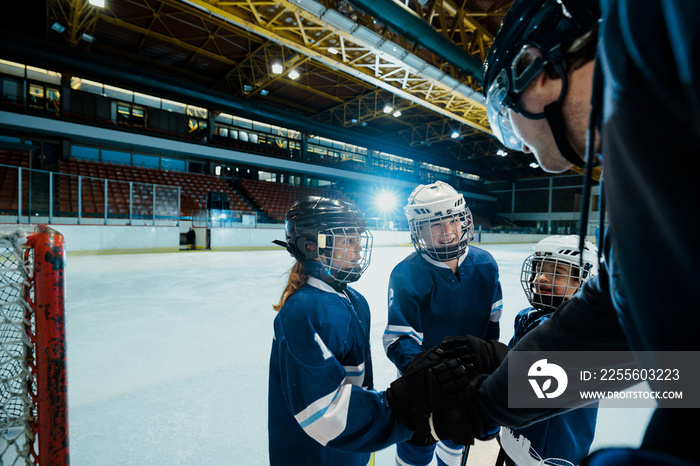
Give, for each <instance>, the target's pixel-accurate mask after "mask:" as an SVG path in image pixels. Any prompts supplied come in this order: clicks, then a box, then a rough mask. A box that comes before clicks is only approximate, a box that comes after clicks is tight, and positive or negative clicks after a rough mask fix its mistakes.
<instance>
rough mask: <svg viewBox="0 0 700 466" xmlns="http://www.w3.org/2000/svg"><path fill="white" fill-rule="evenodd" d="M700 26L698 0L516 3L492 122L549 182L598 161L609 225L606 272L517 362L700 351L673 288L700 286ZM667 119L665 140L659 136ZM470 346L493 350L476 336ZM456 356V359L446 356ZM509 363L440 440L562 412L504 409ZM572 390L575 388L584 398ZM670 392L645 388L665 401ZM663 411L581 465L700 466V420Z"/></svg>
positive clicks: (651, 362)
mask: <svg viewBox="0 0 700 466" xmlns="http://www.w3.org/2000/svg"><path fill="white" fill-rule="evenodd" d="M698 31H700V2H692V1H686V2H682V1H666V0H663V1H662V0H644V1H633V0H601V1H600V2H598V1H597V0H516V1H514V2H513V3H512V5H511V7H510V9H509V11H508V13H507V14H506V16H505V18H504V20H503V23H502V24H501V28H500V29H499V32H498V33H497V34H496V36H495V38H494V42H493V45H492V47H491V50H490V51H489V55H488V57H487V59H486V61H485V63H484V79H483V88H484V91H485V94H486V106H487V113H488V115H489V123H490V125H491V128H492V129H493V130H494V134H496V135H497V136H498V137H499V139H500V140H501V142H502V143H503V144H505V145H507V146H508V147H510V148H517V149H518V150H524V151H527V152H532V153H533V154H534V155H535V157H537V160H538V161H539V163H540V166H541V167H543V169H545V170H547V171H551V172H561V171H564V170H567V169H568V168H569V167H571V166H572V165H573V164H575V163H578V164H582V162H583V160H584V159H587V160H588V164H587V169H589V168H590V167H591V165H590V163H591V162H592V161H593V160H594V155H596V154H597V155H598V159H600V160H602V164H603V188H602V190H601V191H602V193H603V194H604V198H605V204H604V206H605V207H606V210H607V218H608V221H609V227H608V229H607V233H606V235H605V239H604V240H603V241H599V244H598V247H599V248H600V249H601V250H602V260H601V262H600V264H601V267H600V268H599V273H598V275H597V276H595V277H592V278H591V279H590V280H588V281H587V282H586V283H585V284H584V285H583V286H582V287H581V290H580V291H579V292H578V293H576V294H575V295H574V296H573V297H572V298H571V299H570V300H568V301H566V302H564V304H562V305H561V306H560V307H559V308H558V309H557V311H556V312H554V313H553V314H552V317H551V318H550V319H549V320H548V321H547V322H545V323H543V324H542V325H540V326H538V327H537V328H536V329H533V330H532V331H530V332H529V333H528V334H527V335H526V336H525V337H523V338H522V339H521V340H520V341H519V342H518V344H517V345H516V346H515V348H514V349H513V351H514V352H515V351H619V352H622V351H629V350H632V351H633V353H634V358H633V359H632V360H630V363H631V364H638V365H641V366H643V367H646V368H649V367H651V368H653V367H666V366H669V365H673V363H671V362H667V361H665V360H664V359H662V357H663V355H664V354H669V353H668V352H674V353H675V354H676V355H677V356H676V358H680V357H681V355H683V354H684V353H686V352H690V351H697V349H698V344H697V343H696V340H697V338H696V333H697V328H698V327H700V313H698V312H697V310H696V309H695V308H694V307H693V306H689V305H688V298H687V296H686V294H685V293H675V292H674V291H673V290H694V289H697V284H698V283H700V268H698V264H700V246H699V245H700V243H699V242H698V241H697V235H696V234H695V232H694V230H693V229H692V228H688V215H692V214H690V212H693V211H694V209H695V208H696V205H697V192H696V191H697V189H696V185H697V181H696V178H697V176H696V173H697V168H698V165H699V164H700V162H699V160H700V159H697V158H694V157H688V155H687V154H692V153H696V152H698V150H700V132H699V131H698V128H700V99H699V98H698V89H700V73H698V71H697V70H698V69H700V67H699V66H698V60H699V59H700V54H698V53H697V51H698V50H699V49H700V34H698ZM659 110H661V111H663V113H664V127H666V128H673V132H672V135H671V136H670V137H667V138H660V137H659V136H658V119H657V118H656V116H657V115H658V112H659ZM586 199H588V197H587V196H584V202H585V200H586ZM582 211H583V212H584V213H586V212H587V210H585V209H582ZM600 217H601V219H603V218H606V217H605V215H604V214H603V212H601V215H600ZM583 225H584V226H586V225H587V224H586V222H583ZM650 237H653V238H655V240H654V241H652V242H650ZM669 315H672V316H673V318H669V317H668V316H669ZM469 346H470V347H471V349H472V351H474V352H476V353H478V352H484V351H487V350H490V349H493V345H491V344H488V342H479V341H475V340H473V339H472V340H470V341H469ZM447 349H449V350H450V351H454V350H455V348H454V345H450V346H449V347H447V348H445V347H443V348H438V349H437V350H436V351H438V350H439V351H445V350H447ZM686 357H688V355H687V354H686ZM508 359H510V358H505V360H504V361H503V362H502V363H501V364H500V366H499V367H498V368H497V369H496V370H495V371H494V372H493V373H492V374H491V375H485V374H484V375H482V376H479V377H477V378H475V379H474V380H473V382H472V383H471V384H470V386H469V387H468V389H467V390H465V391H464V393H465V397H464V398H463V399H462V401H461V402H460V408H459V410H458V412H459V413H461V414H462V416H461V417H459V418H458V417H457V416H454V414H455V413H454V412H451V413H449V414H450V415H449V416H448V417H445V416H444V415H445V414H446V413H440V414H438V412H435V413H432V414H430V417H431V419H432V425H433V426H434V428H435V430H436V432H441V433H440V434H439V435H438V437H440V436H444V437H446V438H453V439H455V438H456V439H458V440H459V441H461V442H464V443H471V442H472V441H473V438H474V437H475V436H478V435H479V433H480V432H481V431H482V430H483V429H484V428H485V427H486V426H489V425H505V426H510V427H522V426H525V425H529V424H531V423H533V422H536V421H539V420H542V419H545V418H547V417H551V416H552V415H554V414H557V413H559V412H560V411H558V410H556V409H552V408H551V407H550V408H545V407H538V408H527V409H516V408H512V407H510V408H509V407H508V401H507V396H508V369H509V367H508V366H509V364H508ZM588 369H590V370H596V369H600V367H590V368H588ZM426 370H428V369H427V368H426ZM572 382H573V381H571V380H570V381H569V385H568V388H567V389H568V390H573V391H575V390H576V389H577V388H580V387H579V385H580V384H575V383H572ZM394 383H396V382H394ZM634 383H635V382H632V381H630V382H629V384H630V385H632V384H634ZM667 384H668V381H666V380H658V379H656V380H653V381H649V385H650V387H651V389H652V390H654V391H657V392H663V391H664V390H668V389H669V385H667ZM657 402H658V407H657V408H656V409H655V411H654V414H653V415H652V417H651V419H650V421H649V425H648V426H647V428H646V432H645V435H644V438H643V440H642V442H641V445H640V448H639V449H636V448H611V449H604V450H601V451H598V452H593V453H592V454H591V455H589V457H588V458H586V460H584V462H583V463H582V464H586V465H587V466H603V465H606V466H607V465H621V464H629V465H632V464H634V465H637V464H654V465H690V464H700V455H698V449H697V445H696V444H695V442H696V440H695V434H694V430H693V429H687V428H679V426H689V425H693V424H694V423H695V422H696V421H697V412H696V410H695V409H683V408H680V409H679V408H675V407H672V405H674V404H675V402H674V401H671V400H666V399H660V400H657ZM406 422H410V419H408V420H407V421H406Z"/></svg>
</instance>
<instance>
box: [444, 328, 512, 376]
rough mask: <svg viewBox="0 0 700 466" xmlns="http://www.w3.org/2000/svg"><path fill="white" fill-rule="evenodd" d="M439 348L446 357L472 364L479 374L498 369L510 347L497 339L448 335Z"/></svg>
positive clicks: (463, 363) (467, 364)
mask: <svg viewBox="0 0 700 466" xmlns="http://www.w3.org/2000/svg"><path fill="white" fill-rule="evenodd" d="M437 348H439V349H440V350H441V352H440V354H441V355H442V356H443V357H445V358H450V359H457V360H458V361H459V362H460V363H461V364H462V365H464V366H469V365H472V366H473V368H474V371H475V372H476V373H479V374H490V373H492V372H493V371H495V370H496V368H497V367H498V366H499V365H500V364H501V361H503V360H504V359H505V357H506V355H507V354H508V351H509V350H508V347H507V346H506V345H504V344H503V343H500V342H498V341H496V340H482V339H481V338H477V337H473V336H471V335H464V336H460V337H446V338H445V339H444V340H442V343H440V344H439V345H438V346H437Z"/></svg>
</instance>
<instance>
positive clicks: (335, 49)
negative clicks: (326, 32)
mask: <svg viewBox="0 0 700 466" xmlns="http://www.w3.org/2000/svg"><path fill="white" fill-rule="evenodd" d="M328 53H332V54H333V55H337V54H338V53H339V52H338V49H337V48H335V47H328Z"/></svg>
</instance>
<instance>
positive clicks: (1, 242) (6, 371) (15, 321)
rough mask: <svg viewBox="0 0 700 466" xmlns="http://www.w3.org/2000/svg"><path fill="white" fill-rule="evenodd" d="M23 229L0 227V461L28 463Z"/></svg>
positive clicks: (27, 264) (30, 418)
mask: <svg viewBox="0 0 700 466" xmlns="http://www.w3.org/2000/svg"><path fill="white" fill-rule="evenodd" d="M24 242H25V232H24V231H21V230H16V231H13V232H0V464H3V465H20V464H32V461H33V460H32V457H33V454H34V453H33V451H32V450H33V445H34V437H35V436H34V426H33V423H34V420H35V419H36V406H35V403H34V399H35V393H36V384H35V378H34V375H33V367H34V358H35V354H34V343H33V341H32V336H33V335H34V316H33V313H32V309H31V307H30V305H29V304H28V302H27V298H28V299H30V300H31V299H32V287H31V284H32V278H33V277H32V272H31V271H32V267H31V260H32V251H31V250H28V251H27V254H26V259H25V253H24V251H23V249H22V247H23V245H24Z"/></svg>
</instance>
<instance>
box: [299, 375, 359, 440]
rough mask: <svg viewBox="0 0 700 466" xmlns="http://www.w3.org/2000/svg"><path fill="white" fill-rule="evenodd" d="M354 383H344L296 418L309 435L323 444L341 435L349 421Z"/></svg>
mask: <svg viewBox="0 0 700 466" xmlns="http://www.w3.org/2000/svg"><path fill="white" fill-rule="evenodd" d="M351 393H352V385H350V384H344V385H341V386H340V387H338V389H337V390H336V391H334V392H331V393H329V394H328V395H326V396H324V397H323V398H320V399H318V400H316V401H314V402H313V403H311V404H310V405H309V406H307V407H306V409H304V410H303V411H301V412H300V413H298V414H296V415H295V416H294V418H295V419H296V420H297V422H298V423H299V425H300V426H301V428H302V429H304V432H306V434H307V435H309V436H310V437H311V438H313V439H314V440H316V441H317V442H318V443H320V444H321V445H323V446H326V444H327V443H328V442H330V441H331V440H333V439H334V438H336V437H337V436H338V435H340V434H341V433H342V432H343V431H344V430H345V426H346V424H347V421H348V408H349V407H350V394H351Z"/></svg>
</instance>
